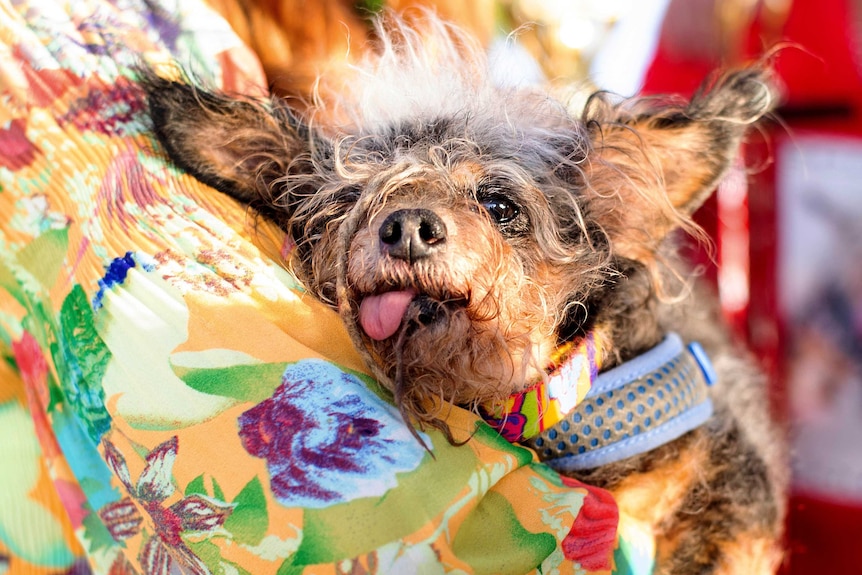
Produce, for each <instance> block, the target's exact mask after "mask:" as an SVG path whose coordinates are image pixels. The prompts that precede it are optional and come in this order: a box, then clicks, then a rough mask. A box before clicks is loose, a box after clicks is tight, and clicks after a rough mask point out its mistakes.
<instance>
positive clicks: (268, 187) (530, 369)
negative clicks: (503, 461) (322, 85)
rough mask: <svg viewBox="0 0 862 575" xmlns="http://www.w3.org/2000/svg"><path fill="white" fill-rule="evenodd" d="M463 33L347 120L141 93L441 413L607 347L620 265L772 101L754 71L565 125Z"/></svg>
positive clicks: (344, 104)
mask: <svg viewBox="0 0 862 575" xmlns="http://www.w3.org/2000/svg"><path fill="white" fill-rule="evenodd" d="M451 34H452V33H451V31H445V33H444V34H438V36H437V41H436V42H433V43H432V45H433V47H434V48H433V50H429V51H428V53H423V52H422V50H423V47H424V46H426V45H427V44H428V41H427V39H423V40H420V39H419V36H411V35H410V34H409V33H405V32H404V31H403V30H402V31H401V32H400V33H399V38H400V40H401V41H403V44H402V45H400V47H399V46H398V45H395V44H394V43H384V48H385V49H384V51H383V55H382V56H381V57H380V58H379V59H378V60H377V61H375V62H374V63H373V64H371V65H370V66H371V67H370V68H369V69H368V70H369V71H368V72H367V74H365V76H366V77H365V80H363V81H364V82H365V84H362V83H361V82H359V80H358V79H360V78H362V77H363V74H362V73H359V74H357V77H356V78H357V83H356V84H351V85H350V86H349V90H347V91H349V92H350V94H349V95H348V96H347V97H343V98H342V99H341V101H340V104H339V105H340V108H339V109H338V114H334V115H337V116H338V117H339V118H341V120H342V124H344V125H342V126H340V127H335V126H334V125H332V124H333V123H330V125H326V124H324V125H323V126H321V125H319V124H318V123H317V122H314V121H312V118H311V117H305V118H299V117H297V116H296V115H295V114H294V113H292V112H291V111H290V110H289V108H288V107H287V106H286V104H285V103H283V102H278V101H267V102H261V101H255V100H251V99H240V98H233V97H229V96H226V95H219V94H212V93H208V92H205V91H203V90H201V89H198V88H195V87H192V86H190V85H189V84H187V83H183V82H171V81H167V80H162V79H159V78H156V77H154V76H150V77H148V78H146V79H145V82H144V86H145V89H146V90H147V94H148V98H149V102H150V109H151V112H152V116H153V120H154V123H155V127H156V131H157V133H158V135H159V138H160V140H161V141H162V143H163V144H164V145H165V147H166V148H167V150H168V153H169V154H170V155H171V157H172V158H173V159H174V160H175V161H176V162H177V163H178V164H179V165H180V166H182V167H184V168H185V169H187V170H189V171H190V172H191V173H192V174H194V175H195V176H197V177H198V178H199V179H201V180H202V181H203V182H205V183H208V184H211V185H213V186H214V187H216V188H217V189H219V190H221V191H223V192H226V193H228V194H230V195H232V196H234V197H236V198H238V199H239V200H241V201H243V202H245V203H248V204H250V205H252V206H254V207H256V208H257V209H258V210H259V212H260V213H261V214H262V215H263V216H264V217H268V218H271V219H274V220H275V221H276V222H278V223H279V224H280V225H281V226H282V227H283V228H284V229H285V230H286V231H287V232H288V233H289V234H291V236H292V237H293V240H294V242H295V244H296V248H295V253H294V254H293V255H292V262H291V263H292V266H293V269H294V270H295V271H296V273H297V275H298V276H299V278H300V279H301V280H302V281H303V282H304V283H305V285H306V286H307V287H308V288H309V289H310V290H311V291H312V292H313V293H315V294H316V295H317V296H318V297H319V298H321V299H322V300H324V301H327V302H329V303H331V304H332V305H333V306H335V307H337V308H338V309H339V310H340V312H341V314H342V317H343V318H344V320H345V323H346V325H347V327H348V329H349V330H350V331H351V334H352V335H353V337H354V341H355V342H356V343H357V346H358V347H359V348H360V350H361V351H363V352H364V353H365V354H366V357H367V358H368V359H369V363H370V365H371V367H372V369H373V370H374V371H375V374H376V375H377V376H378V377H379V378H380V379H381V381H382V383H383V384H384V385H388V386H389V387H390V388H391V389H392V391H393V392H394V394H395V397H396V402H397V403H398V406H399V408H401V409H402V412H403V413H404V414H405V415H408V416H411V417H413V418H416V419H418V420H419V421H420V422H421V421H427V422H431V423H433V422H434V421H435V412H434V409H435V407H434V406H439V405H441V403H448V402H452V403H456V404H462V405H476V404H478V403H482V402H486V401H492V400H496V399H501V398H504V397H506V396H508V395H509V394H511V393H513V392H515V391H519V390H521V389H523V388H524V387H526V386H527V385H529V384H530V382H531V381H534V380H535V379H536V378H538V377H541V375H542V373H543V369H544V368H545V367H546V364H547V362H548V360H549V358H550V356H551V354H552V352H553V351H554V350H555V348H556V347H557V346H558V345H559V344H560V343H561V342H562V341H567V340H572V339H577V338H578V337H580V336H583V335H584V334H585V333H587V332H588V331H589V330H591V329H602V330H605V331H606V332H607V333H606V334H605V335H606V337H605V338H603V339H604V341H606V342H607V343H606V344H607V345H609V346H612V345H614V337H617V338H618V337H619V335H618V333H616V332H615V325H614V324H615V321H616V320H615V317H614V314H616V313H618V310H619V309H620V305H619V303H611V302H613V301H615V300H616V301H617V302H618V300H619V299H620V294H622V293H624V292H625V291H626V287H625V284H626V281H627V277H628V275H629V274H630V273H632V270H645V271H646V275H648V276H649V275H650V274H649V271H650V270H652V269H654V267H655V265H656V253H657V250H658V249H659V245H660V244H661V242H662V240H663V239H664V238H665V236H666V235H667V234H668V233H669V232H670V231H671V230H672V229H674V228H675V227H678V226H679V225H685V223H686V222H687V221H688V220H687V217H688V216H689V215H690V214H691V213H692V212H693V211H694V209H695V208H696V207H697V206H699V205H700V203H701V202H702V201H703V199H705V197H706V196H707V195H708V194H709V193H710V192H711V190H712V188H713V187H714V186H715V184H716V183H717V181H718V180H719V178H720V177H721V175H722V174H723V173H724V172H725V171H726V169H727V168H728V167H729V165H730V164H731V163H732V161H733V159H734V157H735V155H736V152H737V148H738V145H739V142H740V140H741V138H742V136H743V134H744V132H745V131H746V129H747V127H748V126H749V124H750V123H752V122H753V121H754V120H756V119H757V118H759V117H760V116H762V115H763V114H765V113H766V112H768V111H769V109H770V106H771V105H772V95H771V92H770V90H769V89H768V87H767V83H766V81H765V73H764V72H763V71H761V70H757V69H749V70H742V71H739V72H737V73H735V74H731V75H728V76H726V77H724V78H722V79H721V80H719V81H718V82H717V83H716V84H715V85H714V87H713V89H712V90H710V91H707V92H705V93H702V94H700V95H698V96H696V97H695V98H694V99H693V100H692V101H691V102H689V103H686V104H683V105H655V103H652V102H623V103H617V104H611V103H609V102H608V101H606V100H605V99H603V98H602V97H601V96H596V97H594V98H592V99H591V100H590V101H589V103H588V104H587V106H586V107H585V109H584V111H583V112H582V113H581V114H578V115H574V114H572V113H570V112H569V111H568V110H567V109H566V108H565V106H563V105H562V104H560V103H558V102H556V101H554V100H553V99H551V98H550V97H549V96H547V95H540V94H538V93H537V92H535V91H534V90H528V89H521V90H515V89H505V90H504V89H496V88H494V87H493V86H492V85H491V84H490V83H489V81H488V80H487V74H486V70H485V69H484V63H483V62H482V60H481V57H479V56H478V55H477V54H478V53H477V52H470V53H469V54H470V55H469V57H464V55H463V53H464V44H463V42H456V41H453V40H452V36H451ZM441 38H443V39H442V40H441ZM372 76H375V78H371V77H372ZM369 78H371V79H370V80H369ZM453 78H454V80H453ZM405 84H406V85H405ZM369 86H371V87H369ZM381 86H382V88H381ZM387 91H388V92H391V93H387V94H386V96H385V98H378V99H375V96H380V94H382V93H384V92H387ZM344 118H347V119H348V120H349V121H347V122H344V121H343V120H344ZM345 125H346V127H345ZM610 310H614V311H613V312H611V311H610Z"/></svg>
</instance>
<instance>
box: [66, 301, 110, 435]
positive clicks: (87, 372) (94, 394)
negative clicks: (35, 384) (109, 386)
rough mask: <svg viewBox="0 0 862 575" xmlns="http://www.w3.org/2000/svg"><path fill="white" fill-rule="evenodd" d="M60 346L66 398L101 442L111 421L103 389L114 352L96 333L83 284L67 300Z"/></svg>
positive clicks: (91, 432)
mask: <svg viewBox="0 0 862 575" xmlns="http://www.w3.org/2000/svg"><path fill="white" fill-rule="evenodd" d="M58 345H59V349H58V350H57V352H56V354H55V357H54V361H55V364H56V366H57V371H58V372H59V373H60V377H59V379H60V381H61V382H62V386H63V392H64V394H65V396H66V400H67V401H68V403H69V404H70V405H71V406H72V408H73V409H74V410H75V412H76V413H77V415H78V417H79V418H80V420H81V421H82V422H83V423H84V424H85V425H86V429H87V433H88V435H89V436H90V438H91V439H92V440H93V442H94V443H98V442H99V440H100V438H101V436H102V434H103V433H105V432H106V431H107V430H108V428H109V427H110V424H111V416H110V415H109V414H108V411H107V410H106V409H105V392H104V390H103V389H102V378H103V377H104V375H105V369H106V368H107V365H108V362H109V361H110V359H111V352H110V350H109V349H108V348H107V346H106V345H105V343H104V342H103V341H102V339H101V337H99V334H98V333H97V332H96V328H95V327H94V325H93V310H92V308H91V307H90V302H89V300H88V299H87V296H86V294H85V293H84V290H83V289H82V288H81V286H80V285H75V287H73V288H72V291H71V292H70V293H69V295H68V296H66V299H65V300H64V301H63V306H62V308H61V310H60V337H59V342H58Z"/></svg>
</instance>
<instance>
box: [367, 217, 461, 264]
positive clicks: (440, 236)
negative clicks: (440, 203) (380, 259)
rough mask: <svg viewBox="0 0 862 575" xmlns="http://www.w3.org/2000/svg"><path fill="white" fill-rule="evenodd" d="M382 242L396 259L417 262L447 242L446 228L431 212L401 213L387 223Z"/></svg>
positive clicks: (381, 234) (384, 224)
mask: <svg viewBox="0 0 862 575" xmlns="http://www.w3.org/2000/svg"><path fill="white" fill-rule="evenodd" d="M380 241H381V242H382V243H383V246H385V249H386V251H387V253H388V254H389V255H390V256H392V257H393V258H398V259H401V260H405V261H408V262H413V261H416V260H419V259H422V258H425V257H428V256H429V255H431V254H432V253H433V252H434V251H436V250H437V249H439V248H440V246H441V244H443V243H445V242H446V224H444V223H443V220H441V219H440V217H439V216H438V215H437V214H435V213H434V212H432V211H431V210H423V209H404V210H397V211H395V212H392V213H391V214H389V215H388V216H387V217H386V219H385V220H383V224H382V225H381V226H380Z"/></svg>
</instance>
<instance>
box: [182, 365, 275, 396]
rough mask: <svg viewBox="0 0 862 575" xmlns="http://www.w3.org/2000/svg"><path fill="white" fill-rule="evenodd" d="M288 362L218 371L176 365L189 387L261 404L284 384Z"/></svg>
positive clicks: (240, 366)
mask: <svg viewBox="0 0 862 575" xmlns="http://www.w3.org/2000/svg"><path fill="white" fill-rule="evenodd" d="M287 366H288V364H287V363H258V364H242V365H232V366H229V367H216V368H188V367H180V366H177V365H174V366H173V370H174V373H176V374H177V377H179V378H180V379H182V380H183V381H184V382H185V383H186V385H188V386H189V387H191V388H192V389H195V390H197V391H200V392H202V393H208V394H210V395H218V396H221V397H231V398H234V399H238V400H240V401H248V402H251V403H260V402H261V401H263V400H265V399H266V398H268V397H270V396H271V395H272V393H273V391H274V390H275V388H276V387H278V386H279V385H281V376H282V374H283V373H284V370H285V368H287Z"/></svg>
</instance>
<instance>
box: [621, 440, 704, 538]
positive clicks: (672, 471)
mask: <svg viewBox="0 0 862 575" xmlns="http://www.w3.org/2000/svg"><path fill="white" fill-rule="evenodd" d="M706 459H707V454H706V453H705V450H704V446H703V445H698V444H693V445H691V447H689V448H688V449H687V450H685V451H683V452H682V453H680V455H679V457H678V458H676V459H673V460H670V461H668V462H667V463H666V464H665V465H662V466H660V467H658V468H656V469H652V470H650V471H646V472H643V473H633V474H631V475H628V476H627V477H626V478H625V479H623V480H622V481H621V482H620V483H619V485H617V486H615V487H613V488H612V489H610V491H611V493H613V494H614V499H615V500H616V501H617V504H618V505H619V507H620V511H621V512H623V513H625V514H626V515H628V516H630V517H633V518H635V519H636V520H637V521H638V522H640V523H641V524H643V525H648V526H649V527H650V529H651V531H652V534H653V535H656V536H658V535H660V534H661V532H662V530H663V528H662V525H661V524H662V523H663V522H664V521H666V520H667V518H668V517H672V516H674V515H675V514H676V513H677V511H679V508H680V507H681V506H682V504H683V503H684V501H685V495H686V494H687V493H688V492H689V491H690V490H691V486H692V484H693V483H695V482H697V481H703V468H704V466H705V465H706V463H707V461H706Z"/></svg>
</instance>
